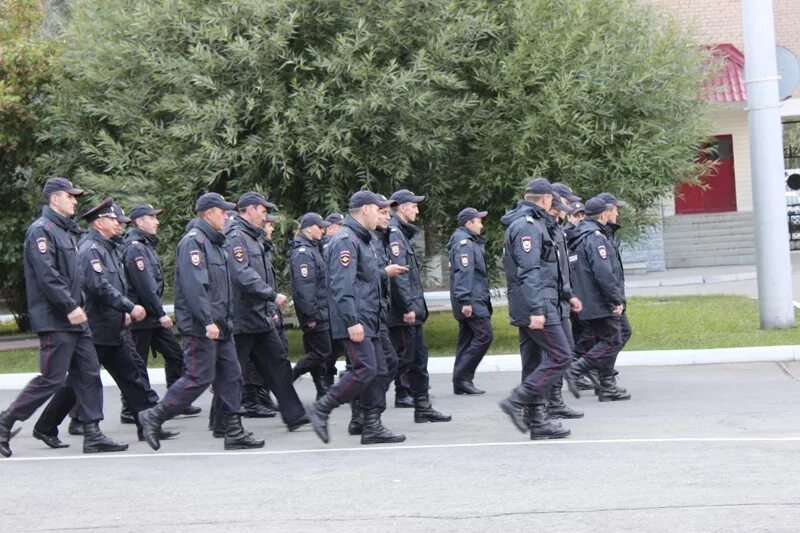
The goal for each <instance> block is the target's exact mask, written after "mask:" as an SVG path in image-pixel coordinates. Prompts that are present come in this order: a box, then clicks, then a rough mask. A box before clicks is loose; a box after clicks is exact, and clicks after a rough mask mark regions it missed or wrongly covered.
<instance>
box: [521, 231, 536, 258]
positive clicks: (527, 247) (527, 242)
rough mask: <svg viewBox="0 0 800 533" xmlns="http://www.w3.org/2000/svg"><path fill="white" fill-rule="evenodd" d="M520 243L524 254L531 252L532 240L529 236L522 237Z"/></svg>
mask: <svg viewBox="0 0 800 533" xmlns="http://www.w3.org/2000/svg"><path fill="white" fill-rule="evenodd" d="M521 243H522V251H523V252H525V253H526V254H529V253H531V250H533V239H532V238H531V237H530V236H527V235H526V236H525V237H522V239H521Z"/></svg>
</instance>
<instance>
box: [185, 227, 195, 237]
mask: <svg viewBox="0 0 800 533" xmlns="http://www.w3.org/2000/svg"><path fill="white" fill-rule="evenodd" d="M195 235H197V230H194V229H193V230H192V231H190V232H189V233H187V234H186V236H187V237H194V236H195Z"/></svg>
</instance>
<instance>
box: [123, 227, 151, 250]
mask: <svg viewBox="0 0 800 533" xmlns="http://www.w3.org/2000/svg"><path fill="white" fill-rule="evenodd" d="M127 240H128V241H140V242H145V243H147V244H149V245H150V246H152V247H153V248H155V247H156V246H158V242H159V241H158V237H156V236H155V235H150V234H149V233H145V232H144V231H142V230H140V229H139V228H133V229H132V230H131V231H129V232H128V238H127Z"/></svg>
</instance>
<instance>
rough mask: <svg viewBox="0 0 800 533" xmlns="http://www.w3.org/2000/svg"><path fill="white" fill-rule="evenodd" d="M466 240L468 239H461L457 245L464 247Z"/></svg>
mask: <svg viewBox="0 0 800 533" xmlns="http://www.w3.org/2000/svg"><path fill="white" fill-rule="evenodd" d="M468 240H469V239H461V242H459V243H458V244H460V245H461V246H464V245H465V244H467V241H468Z"/></svg>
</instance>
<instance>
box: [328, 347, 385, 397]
mask: <svg viewBox="0 0 800 533" xmlns="http://www.w3.org/2000/svg"><path fill="white" fill-rule="evenodd" d="M342 343H343V344H344V347H345V350H346V351H347V357H348V358H349V359H350V364H351V369H350V370H348V371H347V372H346V373H345V374H344V375H343V376H342V377H340V378H339V381H337V382H336V383H335V384H334V385H333V386H332V387H331V388H330V389H328V394H329V395H330V396H331V397H332V398H333V399H334V400H336V401H337V402H338V403H347V402H350V401H351V400H353V399H355V398H359V400H360V402H361V407H362V408H363V409H385V408H386V393H385V387H386V386H387V382H388V379H387V378H388V375H389V372H388V369H387V366H386V356H385V355H384V353H383V347H382V345H381V341H380V337H374V338H372V339H364V340H363V341H361V342H353V341H351V340H349V339H348V340H343V341H342Z"/></svg>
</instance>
